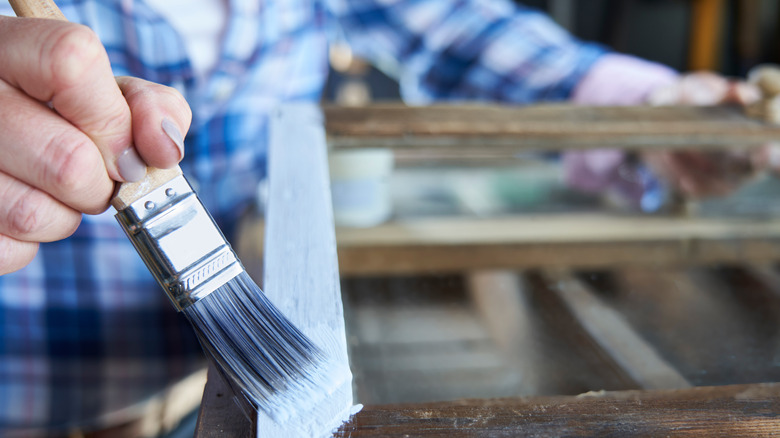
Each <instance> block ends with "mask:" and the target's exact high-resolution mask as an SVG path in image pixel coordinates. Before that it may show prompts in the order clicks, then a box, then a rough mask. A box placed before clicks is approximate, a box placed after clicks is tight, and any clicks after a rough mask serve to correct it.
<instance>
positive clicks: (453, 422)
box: [336, 383, 780, 438]
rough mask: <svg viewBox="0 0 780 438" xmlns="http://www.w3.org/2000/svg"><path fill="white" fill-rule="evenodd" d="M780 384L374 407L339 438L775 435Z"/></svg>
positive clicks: (779, 426) (779, 413)
mask: <svg viewBox="0 0 780 438" xmlns="http://www.w3.org/2000/svg"><path fill="white" fill-rule="evenodd" d="M778 432H780V384H777V383H767V384H754V385H733V386H718V387H699V388H689V389H681V390H657V391H620V392H605V393H591V394H585V395H581V396H562V397H533V398H520V399H494V400H463V401H458V402H450V403H419V404H405V405H388V406H368V407H366V408H364V409H363V411H362V412H360V413H359V414H357V415H356V416H355V418H354V419H353V421H351V422H350V423H349V424H347V425H344V426H343V427H342V428H341V429H340V431H339V432H338V433H337V434H336V436H338V437H345V438H346V437H350V438H361V437H379V436H381V437H406V436H415V437H442V438H459V437H483V436H491V437H515V436H531V437H542V436H729V437H763V436H777V434H778Z"/></svg>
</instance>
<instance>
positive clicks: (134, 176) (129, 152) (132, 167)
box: [116, 147, 146, 182]
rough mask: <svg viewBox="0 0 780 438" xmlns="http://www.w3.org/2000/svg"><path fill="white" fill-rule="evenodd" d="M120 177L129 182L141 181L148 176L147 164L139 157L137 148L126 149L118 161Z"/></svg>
mask: <svg viewBox="0 0 780 438" xmlns="http://www.w3.org/2000/svg"><path fill="white" fill-rule="evenodd" d="M116 167H117V169H118V170H119V175H120V176H121V177H122V179H124V180H125V181H127V182H133V181H140V180H142V179H143V178H144V176H146V164H145V163H144V162H143V160H141V157H139V156H138V152H136V151H135V148H133V147H129V148H127V149H125V151H124V152H122V154H120V155H119V158H117V159H116Z"/></svg>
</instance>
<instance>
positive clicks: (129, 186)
mask: <svg viewBox="0 0 780 438" xmlns="http://www.w3.org/2000/svg"><path fill="white" fill-rule="evenodd" d="M179 175H181V169H180V168H179V166H176V167H172V168H170V169H157V168H155V167H147V168H146V176H145V177H144V179H142V180H141V181H136V182H128V183H121V184H119V185H118V186H117V190H116V192H115V193H114V198H113V199H111V206H112V207H114V208H115V209H116V210H117V211H120V210H124V209H125V208H127V207H129V206H130V204H132V203H133V202H135V201H137V200H139V199H141V198H142V197H143V196H144V195H146V194H148V193H150V192H152V191H153V190H155V189H158V188H160V186H162V185H163V184H165V183H167V182H169V181H170V180H172V179H174V178H176V177H177V176H179Z"/></svg>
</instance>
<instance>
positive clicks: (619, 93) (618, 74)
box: [571, 53, 679, 106]
mask: <svg viewBox="0 0 780 438" xmlns="http://www.w3.org/2000/svg"><path fill="white" fill-rule="evenodd" d="M678 76H679V75H678V73H677V72H676V71H674V70H673V69H671V68H669V67H667V66H665V65H661V64H657V63H654V62H649V61H645V60H642V59H639V58H636V57H633V56H628V55H621V54H617V53H608V54H606V55H604V56H602V57H601V58H600V59H599V60H598V61H596V63H595V64H593V67H591V69H590V70H589V71H588V73H587V74H586V75H585V76H584V77H583V78H582V79H581V80H580V82H579V83H578V84H577V86H576V87H575V88H574V90H573V91H572V95H571V100H572V102H574V103H577V104H581V105H618V106H620V105H640V104H643V103H645V101H646V100H647V97H648V95H649V94H650V93H651V92H652V91H653V90H655V89H657V88H659V87H661V86H664V85H668V84H671V83H672V82H674V81H675V80H676V79H677V78H678Z"/></svg>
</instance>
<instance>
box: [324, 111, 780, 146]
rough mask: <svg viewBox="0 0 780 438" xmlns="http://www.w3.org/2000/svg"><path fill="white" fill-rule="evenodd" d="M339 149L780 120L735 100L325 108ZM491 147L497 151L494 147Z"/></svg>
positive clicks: (707, 136) (733, 138)
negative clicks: (755, 114) (752, 112)
mask: <svg viewBox="0 0 780 438" xmlns="http://www.w3.org/2000/svg"><path fill="white" fill-rule="evenodd" d="M325 114H326V130H327V132H328V142H329V144H330V145H331V147H333V148H337V149H338V148H363V147H388V148H393V149H403V150H413V151H418V152H420V153H426V151H430V150H464V149H468V148H488V147H489V148H491V149H494V150H495V151H501V153H503V154H505V155H508V156H511V154H516V153H518V152H520V151H539V150H556V151H557V150H561V149H584V148H594V147H612V148H622V149H645V150H646V149H659V148H685V149H690V148H725V147H734V146H753V147H755V146H761V145H763V144H764V143H766V142H768V141H778V140H780V126H773V125H769V124H766V123H763V122H761V121H757V120H755V119H751V118H749V117H747V116H746V115H745V114H744V112H743V111H742V110H741V109H739V108H735V107H693V106H689V107H685V106H679V107H642V106H637V107H584V106H574V105H534V106H524V107H521V106H514V107H512V106H495V105H493V106H490V105H484V106H482V105H458V106H431V107H406V106H403V105H387V104H385V105H372V106H368V107H360V108H348V107H336V106H329V107H325ZM495 151H494V152H493V153H496V152H495Z"/></svg>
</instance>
